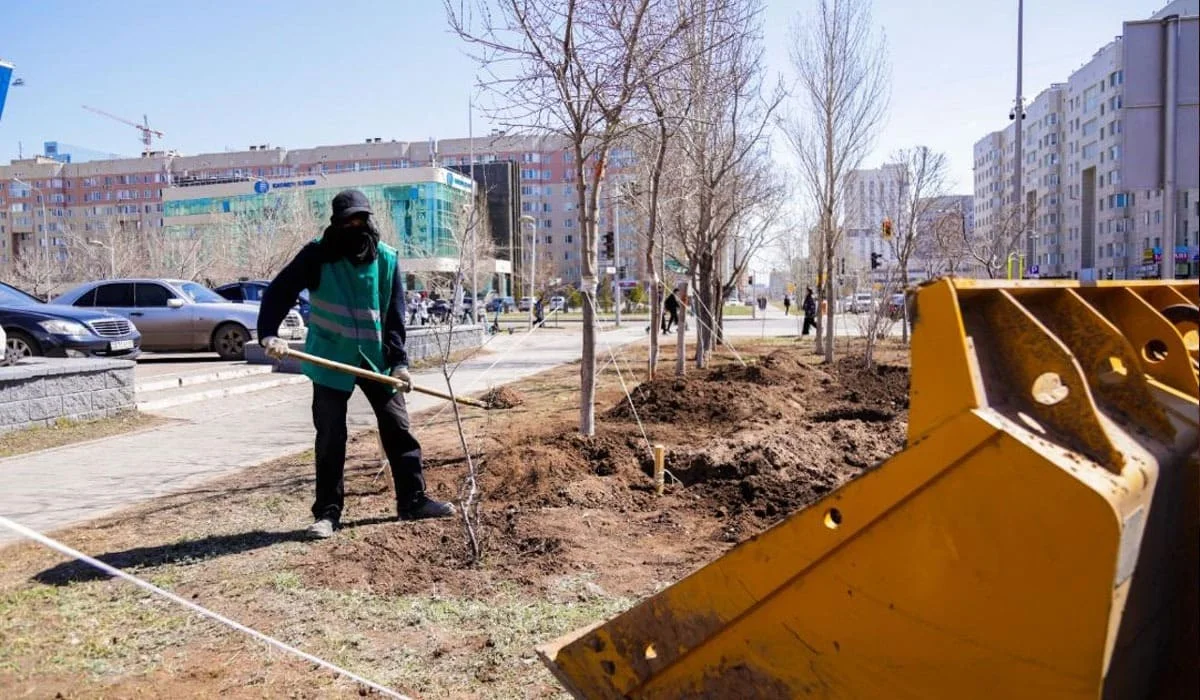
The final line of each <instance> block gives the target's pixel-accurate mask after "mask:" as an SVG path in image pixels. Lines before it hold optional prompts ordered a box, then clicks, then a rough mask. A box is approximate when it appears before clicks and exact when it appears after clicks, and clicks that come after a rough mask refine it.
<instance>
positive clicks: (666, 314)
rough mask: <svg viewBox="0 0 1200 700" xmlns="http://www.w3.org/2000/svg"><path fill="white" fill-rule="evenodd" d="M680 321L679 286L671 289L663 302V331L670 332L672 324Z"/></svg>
mask: <svg viewBox="0 0 1200 700" xmlns="http://www.w3.org/2000/svg"><path fill="white" fill-rule="evenodd" d="M678 323H679V288H678V287H676V288H675V289H672V290H671V293H670V294H668V295H667V300H666V301H665V302H664V303H663V319H662V332H663V333H670V332H671V326H673V325H676V324H678Z"/></svg>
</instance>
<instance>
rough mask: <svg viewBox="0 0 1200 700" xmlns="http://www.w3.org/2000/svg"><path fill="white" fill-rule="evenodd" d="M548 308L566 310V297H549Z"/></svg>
mask: <svg viewBox="0 0 1200 700" xmlns="http://www.w3.org/2000/svg"><path fill="white" fill-rule="evenodd" d="M549 310H550V311H566V310H567V299H566V297H550V309H549Z"/></svg>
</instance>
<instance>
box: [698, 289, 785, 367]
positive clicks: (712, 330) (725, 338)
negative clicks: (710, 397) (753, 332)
mask: <svg viewBox="0 0 1200 700" xmlns="http://www.w3.org/2000/svg"><path fill="white" fill-rule="evenodd" d="M696 303H697V304H700V305H701V306H703V307H704V310H705V311H707V312H708V315H709V316H711V317H712V318H714V319H715V318H716V317H717V315H716V314H715V313H713V310H712V309H710V308H708V304H705V303H704V300H703V299H701V298H700V295H699V294H697V295H696ZM692 316H693V317H695V319H696V323H698V324H700V325H702V326H704V327H705V328H707V329H708V330H709V332H710V333H712V334H713V335H714V336H715V335H716V334H717V329H716V328H713V327H712V326H710V325H708V324H707V323H705V322H704V321H703V320H701V318H700V314H692ZM766 320H767V314H766V312H765V311H764V312H763V322H766ZM721 344H722V345H724V346H726V347H728V348H729V349H730V351H732V352H733V356H734V357H735V358H737V361H738V362H740V363H742V366H743V367H745V366H746V361H745V360H743V359H742V355H741V353H739V352H738V351H737V348H735V347H733V343H731V342H729V334H728V333H723V334H722V335H721Z"/></svg>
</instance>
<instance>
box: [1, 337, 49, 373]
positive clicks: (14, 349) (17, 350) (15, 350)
mask: <svg viewBox="0 0 1200 700" xmlns="http://www.w3.org/2000/svg"><path fill="white" fill-rule="evenodd" d="M41 354H42V348H41V346H40V345H38V342H37V341H36V340H34V339H33V338H31V337H29V336H28V335H26V334H25V333H22V332H21V331H9V332H8V342H6V343H5V347H4V364H5V365H15V364H16V363H17V362H18V361H19V360H21V359H24V358H26V357H37V356H39V355H41Z"/></svg>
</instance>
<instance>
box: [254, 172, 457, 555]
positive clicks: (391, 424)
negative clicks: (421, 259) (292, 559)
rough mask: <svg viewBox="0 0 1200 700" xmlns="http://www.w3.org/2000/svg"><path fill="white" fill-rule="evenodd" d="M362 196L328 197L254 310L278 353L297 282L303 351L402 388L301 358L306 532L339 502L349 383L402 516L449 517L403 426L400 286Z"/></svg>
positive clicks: (327, 522)
mask: <svg viewBox="0 0 1200 700" xmlns="http://www.w3.org/2000/svg"><path fill="white" fill-rule="evenodd" d="M371 214H372V212H371V204H370V202H369V201H368V200H367V197H366V195H364V194H363V193H362V192H359V191H358V190H346V191H343V192H341V193H339V194H338V195H337V196H336V197H334V198H333V216H332V217H330V221H331V223H330V225H329V226H328V227H327V228H326V229H325V231H324V233H323V234H322V235H321V237H320V238H319V239H317V240H314V241H312V242H311V243H309V244H308V245H306V246H304V248H302V249H301V250H300V252H299V253H297V254H296V257H295V258H293V259H292V261H291V262H290V263H288V265H287V266H286V267H285V268H284V269H283V270H282V271H281V272H280V273H279V275H278V276H277V277H276V278H275V279H274V280H272V281H271V284H270V286H269V287H267V290H266V292H264V293H263V297H262V306H261V307H260V309H259V315H258V337H259V339H260V340H259V343H260V344H261V345H262V346H263V347H264V348H266V350H267V354H268V355H270V356H271V357H275V358H279V357H282V356H283V354H284V352H285V350H286V348H287V343H286V342H284V341H283V340H281V339H280V338H279V337H278V333H279V324H280V323H281V322H282V321H283V319H284V317H285V316H286V315H287V312H288V309H289V308H290V307H291V304H292V300H294V299H296V297H297V296H299V294H300V291H301V290H303V289H307V290H309V293H310V296H311V299H312V314H311V316H310V322H309V329H308V338H307V340H306V341H305V346H304V350H305V352H307V353H309V354H312V355H317V356H318V357H323V358H326V359H329V360H333V361H335V362H341V363H344V364H352V365H358V366H360V367H362V368H364V369H369V370H371V371H374V372H380V373H388V372H390V373H391V375H392V376H393V377H396V378H398V379H401V380H403V381H404V382H406V383H407V384H408V388H407V389H404V391H403V392H398V391H396V390H395V389H393V388H391V387H389V386H387V385H384V384H381V383H379V382H373V381H369V380H366V379H356V378H355V377H353V376H351V375H349V374H345V373H343V372H338V371H337V370H333V369H329V368H325V367H320V366H317V365H313V364H309V363H305V364H304V366H303V370H304V374H305V375H307V376H308V378H309V379H311V380H312V382H313V400H312V413H313V425H314V427H315V428H316V472H317V483H316V498H315V500H314V501H313V505H312V515H313V519H314V521H313V524H312V525H310V526H309V528H308V534H309V536H310V537H313V538H318V539H324V538H327V537H331V536H332V535H333V533H334V531H335V530H337V529H338V528H339V527H340V525H341V519H342V514H343V511H344V509H345V502H344V501H345V484H344V480H343V476H344V472H345V464H346V438H347V431H346V404H347V402H348V401H349V400H350V396H351V394H352V393H353V392H354V387H355V386H356V385H357V386H358V388H359V389H361V390H362V392H363V394H364V395H365V396H366V397H367V400H368V401H369V402H370V404H371V408H372V409H374V411H375V418H376V420H377V422H378V427H379V437H380V439H381V441H382V443H383V449H384V452H385V453H386V454H387V458H388V463H389V465H390V466H391V471H392V483H393V485H394V486H395V489H396V514H397V517H398V518H399V519H401V520H416V519H420V518H445V517H450V516H453V515H454V512H455V511H454V506H453V505H452V504H450V503H444V502H441V501H435V500H432V499H430V498H429V497H427V496H426V495H425V478H424V468H423V464H422V459H421V445H420V443H419V442H417V438H416V437H415V436H414V435H413V433H412V426H411V424H410V422H409V418H408V409H407V407H406V405H405V401H404V392H407V391H411V390H412V377H411V376H410V374H409V372H408V355H407V353H406V351H405V347H404V343H405V327H404V310H405V308H404V307H405V305H404V284H403V279H404V277H403V275H402V274H401V271H400V268H399V265H398V262H397V255H396V250H395V249H394V248H392V247H391V246H389V245H387V244H385V243H381V242H380V241H379V231H378V229H376V227H375V223H374V220H373V219H372V216H371Z"/></svg>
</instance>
